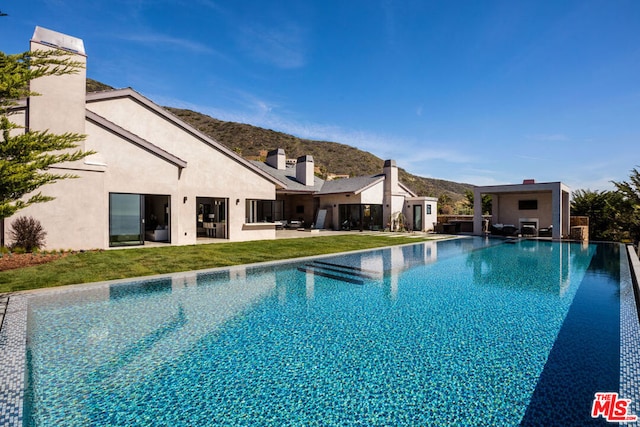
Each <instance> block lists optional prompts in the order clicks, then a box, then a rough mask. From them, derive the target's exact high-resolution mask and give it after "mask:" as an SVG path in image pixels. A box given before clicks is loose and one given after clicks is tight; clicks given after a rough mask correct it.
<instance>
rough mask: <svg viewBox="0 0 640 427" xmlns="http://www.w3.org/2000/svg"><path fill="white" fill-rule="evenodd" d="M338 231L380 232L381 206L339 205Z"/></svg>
mask: <svg viewBox="0 0 640 427" xmlns="http://www.w3.org/2000/svg"><path fill="white" fill-rule="evenodd" d="M339 221H340V229H342V230H381V229H383V228H384V227H383V224H382V205H340V207H339Z"/></svg>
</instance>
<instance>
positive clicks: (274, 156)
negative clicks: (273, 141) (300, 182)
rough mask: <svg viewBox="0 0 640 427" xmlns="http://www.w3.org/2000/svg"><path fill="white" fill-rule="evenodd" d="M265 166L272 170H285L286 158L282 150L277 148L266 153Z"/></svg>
mask: <svg viewBox="0 0 640 427" xmlns="http://www.w3.org/2000/svg"><path fill="white" fill-rule="evenodd" d="M267 164H268V165H269V166H271V167H272V168H276V169H278V170H285V168H286V166H287V156H285V154H284V149H282V148H278V149H276V150H271V151H269V152H268V153H267Z"/></svg>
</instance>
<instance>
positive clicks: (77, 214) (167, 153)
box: [4, 27, 281, 249]
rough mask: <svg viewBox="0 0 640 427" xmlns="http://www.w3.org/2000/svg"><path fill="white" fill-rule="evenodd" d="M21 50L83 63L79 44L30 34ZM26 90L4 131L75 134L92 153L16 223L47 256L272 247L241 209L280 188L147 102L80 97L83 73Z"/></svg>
mask: <svg viewBox="0 0 640 427" xmlns="http://www.w3.org/2000/svg"><path fill="white" fill-rule="evenodd" d="M30 48H31V50H38V49H54V48H61V49H64V50H65V51H67V52H69V55H70V56H71V57H72V58H73V59H74V60H76V61H81V62H82V63H86V56H85V51H84V45H83V42H82V40H80V39H77V38H74V37H70V36H67V35H64V34H60V33H56V32H54V31H50V30H47V29H44V28H40V27H37V28H36V30H35V32H34V35H33V39H32V40H31V47H30ZM31 89H32V90H33V91H35V92H37V93H39V94H40V95H41V96H34V97H31V98H30V99H28V100H25V101H24V102H22V103H21V104H20V106H19V107H18V108H17V109H16V110H15V111H14V113H15V114H13V115H11V116H10V117H11V119H12V120H13V121H14V122H16V123H18V124H20V125H22V126H24V127H25V128H26V129H30V130H49V131H50V132H54V133H64V132H76V133H82V134H85V135H86V140H85V141H84V142H83V144H82V147H80V148H82V149H83V150H92V151H95V152H96V154H94V155H91V156H89V157H87V158H85V159H84V160H82V161H78V162H74V163H69V164H61V165H57V166H56V167H55V169H56V172H62V173H65V172H68V173H72V174H75V175H77V176H78V177H79V178H78V179H67V180H62V181H59V182H57V183H55V184H49V185H46V186H44V187H41V188H40V190H41V191H42V192H43V194H45V195H49V196H53V197H55V200H53V201H51V202H47V203H40V204H35V205H32V206H30V207H28V208H26V209H23V210H21V211H19V212H18V213H17V215H26V216H32V217H34V218H36V219H38V220H39V221H40V222H41V223H42V225H43V227H44V229H45V230H46V232H47V236H46V246H47V248H56V249H58V248H62V249H91V248H109V247H115V246H131V245H143V244H144V243H145V242H149V241H158V242H166V243H170V244H173V245H188V244H194V243H196V241H197V239H198V238H199V237H205V238H219V239H227V240H232V241H243V240H255V239H270V238H275V227H274V226H273V225H265V224H260V223H257V221H255V222H254V221H252V220H251V218H248V217H247V214H246V208H247V206H248V205H251V204H252V203H254V202H255V201H259V200H275V196H276V187H277V186H281V184H280V183H278V182H277V180H276V179H274V178H273V177H272V176H271V175H268V174H265V173H264V172H262V171H261V170H260V169H258V168H256V167H255V165H253V164H252V163H251V162H249V161H247V160H245V159H243V158H242V157H240V156H238V155H237V154H235V153H234V152H232V151H231V150H229V149H227V148H225V147H224V146H223V145H221V144H220V143H218V142H216V141H214V140H212V139H211V138H209V137H208V136H206V135H204V134H203V133H201V132H199V131H198V130H196V129H195V128H193V127H191V126H190V125H188V124H186V123H185V122H183V121H182V120H180V119H178V118H177V117H175V116H174V115H173V114H171V113H169V112H168V111H166V110H165V109H163V108H161V107H160V106H158V105H156V104H154V103H153V102H152V101H150V100H149V99H147V98H145V97H144V96H142V95H140V94H139V93H137V92H135V91H134V90H132V89H121V90H112V91H106V92H98V93H90V94H87V93H86V74H85V70H84V69H83V70H80V72H79V73H77V74H73V75H65V76H49V77H43V78H39V79H36V80H34V81H32V82H31ZM11 221H12V218H8V219H6V220H5V227H4V229H5V231H4V232H5V236H4V237H5V242H8V239H7V236H6V234H7V233H8V229H9V224H10V223H11Z"/></svg>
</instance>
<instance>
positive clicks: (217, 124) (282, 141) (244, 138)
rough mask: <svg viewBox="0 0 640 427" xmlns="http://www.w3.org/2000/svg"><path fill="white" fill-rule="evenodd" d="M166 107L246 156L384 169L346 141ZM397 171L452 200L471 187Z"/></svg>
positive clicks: (417, 187)
mask: <svg viewBox="0 0 640 427" xmlns="http://www.w3.org/2000/svg"><path fill="white" fill-rule="evenodd" d="M109 89H112V88H111V87H110V86H108V85H105V84H103V83H100V82H97V81H95V80H91V79H87V92H94V91H101V90H109ZM164 108H166V109H167V110H168V111H170V112H172V113H173V114H175V115H176V116H177V117H179V118H180V119H182V120H184V121H185V122H187V123H189V124H190V125H191V126H193V127H195V128H196V129H198V130H199V131H201V132H202V133H204V134H206V135H208V136H210V137H211V138H213V139H215V140H216V141H218V142H219V143H221V144H222V145H224V146H225V147H227V148H229V149H231V150H233V151H235V152H237V153H238V154H240V155H242V156H243V157H247V158H252V159H255V158H258V157H259V156H260V152H261V151H264V150H266V151H270V150H273V149H276V148H282V149H284V151H285V153H286V155H287V157H288V158H297V157H300V156H303V155H307V154H309V155H312V156H313V160H314V162H315V165H316V166H318V167H319V168H320V170H321V172H322V174H323V175H326V174H328V173H331V174H336V175H349V176H362V175H375V174H379V173H381V172H382V167H383V165H384V159H381V158H379V157H377V156H374V155H373V154H371V153H369V152H366V151H363V150H359V149H357V148H355V147H351V146H349V145H346V144H341V143H338V142H329V141H314V140H309V139H304V138H298V137H295V136H293V135H288V134H286V133H282V132H277V131H274V130H271V129H264V128H260V127H257V126H252V125H248V124H244V123H235V122H225V121H222V120H218V119H215V118H213V117H210V116H207V115H205V114H202V113H198V112H196V111H191V110H185V109H179V108H173V107H164ZM398 175H399V178H400V180H401V181H402V182H403V183H404V184H406V185H407V186H408V187H409V188H411V189H412V190H413V191H414V192H416V193H417V194H418V195H420V196H433V197H439V196H441V195H443V194H446V195H448V196H449V197H450V198H451V199H452V200H453V201H459V200H461V199H463V198H464V193H465V190H471V189H472V185H470V184H462V183H457V182H453V181H446V180H441V179H433V178H424V177H420V176H417V175H413V174H410V173H409V172H407V171H406V170H404V169H403V168H398Z"/></svg>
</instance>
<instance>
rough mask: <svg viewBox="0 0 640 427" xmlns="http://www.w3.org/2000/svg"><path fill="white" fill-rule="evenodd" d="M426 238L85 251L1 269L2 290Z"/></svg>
mask: <svg viewBox="0 0 640 427" xmlns="http://www.w3.org/2000/svg"><path fill="white" fill-rule="evenodd" d="M424 240H429V238H411V237H408V235H404V236H403V235H396V236H386V235H380V236H375V235H374V236H372V235H361V234H347V235H337V236H319V237H312V238H303V239H277V240H261V241H254V242H238V243H221V244H209V245H193V246H167V247H156V248H137V249H123V250H109V251H101V252H85V253H77V254H73V255H69V256H66V257H64V258H61V259H59V260H56V261H54V262H51V263H48V264H42V265H38V266H34V267H28V268H23V269H18V270H9V271H3V272H0V293H1V292H12V291H21V290H28V289H38V288H47V287H51V286H61V285H71V284H76V283H89V282H99V281H104V280H113V279H124V278H130V277H138V276H148V275H153V274H164V273H175V272H179V271H189V270H200V269H205V268H214V267H225V266H231V265H238V264H249V263H254V262H262V261H274V260H280V259H288V258H298V257H305V256H313V255H322V254H329V253H336V252H345V251H353V250H358V249H372V248H379V247H384V246H392V245H401V244H406V243H418V242H420V241H424Z"/></svg>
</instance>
